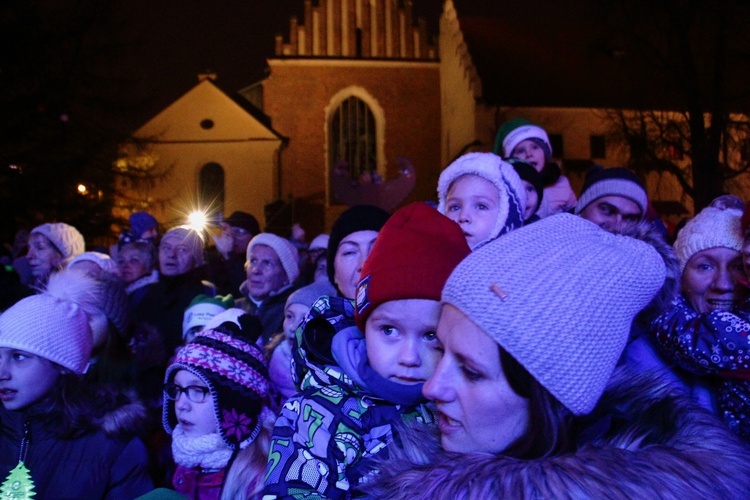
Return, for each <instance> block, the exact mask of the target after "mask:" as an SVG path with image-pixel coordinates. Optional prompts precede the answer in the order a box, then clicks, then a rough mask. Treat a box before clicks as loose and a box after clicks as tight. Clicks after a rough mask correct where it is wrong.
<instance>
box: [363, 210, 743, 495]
mask: <svg viewBox="0 0 750 500" xmlns="http://www.w3.org/2000/svg"><path fill="white" fill-rule="evenodd" d="M624 263H627V265H623V264H624ZM664 278H665V268H664V262H663V259H662V258H661V257H660V256H659V254H658V253H657V252H656V250H655V249H654V248H653V247H652V246H650V245H648V244H647V243H645V242H642V241H638V240H636V239H633V238H630V237H626V236H622V235H615V234H611V233H608V232H606V231H603V230H602V229H601V228H599V227H597V226H596V225H594V224H592V223H591V222H589V221H586V220H584V219H581V218H580V217H576V216H573V215H569V214H560V215H557V216H554V217H549V218H547V219H542V220H541V221H539V222H536V223H534V224H532V225H530V226H528V227H524V228H522V229H520V230H518V231H514V232H512V233H510V234H509V235H507V236H504V237H503V238H498V239H497V240H495V241H493V242H491V243H489V244H488V245H486V246H484V247H483V248H481V249H479V250H477V251H475V252H473V253H472V254H471V255H470V256H469V257H467V258H466V259H465V260H464V261H463V262H462V263H461V264H459V265H458V267H456V269H455V270H454V271H453V273H452V274H451V276H450V278H448V281H447V283H446V285H445V287H444V289H443V294H442V303H443V308H442V311H441V315H440V321H439V323H438V328H437V337H438V340H439V341H440V344H441V349H442V357H441V359H440V361H439V363H438V366H437V368H436V370H435V373H434V374H433V376H432V377H430V379H429V380H428V381H427V382H426V383H425V386H424V389H423V392H424V394H425V396H427V397H428V398H430V399H431V400H433V401H434V402H435V404H436V408H437V411H438V415H439V418H438V431H439V436H435V437H432V436H429V435H427V433H425V432H421V433H418V431H414V430H406V431H405V432H402V433H401V442H402V443H404V447H403V449H402V453H401V454H400V455H399V456H398V457H394V456H393V455H392V458H391V459H390V460H388V461H386V462H384V463H382V464H380V474H379V475H378V476H377V477H375V478H374V480H373V483H372V484H371V485H370V488H367V492H368V493H369V494H371V495H372V496H374V497H378V498H395V497H398V498H601V497H608V498H657V497H658V498H694V497H695V496H696V494H697V495H698V496H701V497H720V498H740V497H745V496H746V495H747V492H748V491H750V479H748V478H749V477H750V475H748V473H749V472H750V463H749V462H748V461H747V456H748V451H749V449H748V448H747V447H746V445H745V444H744V443H743V442H742V441H741V440H739V439H737V438H736V437H735V436H734V435H733V434H732V433H731V432H729V431H728V430H727V429H725V428H724V427H723V426H722V425H721V423H720V422H719V421H718V420H717V419H716V418H715V417H714V416H712V415H710V414H709V413H707V412H705V411H704V410H701V409H700V408H698V407H696V406H695V405H694V404H693V403H692V401H691V400H690V399H689V398H687V397H685V396H683V395H679V394H675V393H673V392H672V391H671V390H670V389H669V387H667V386H665V385H664V384H663V383H662V382H661V381H660V380H659V379H657V378H654V377H648V376H644V375H640V374H633V373H628V372H622V371H620V370H619V369H618V370H617V371H616V370H615V365H616V363H617V360H618V358H619V356H620V354H621V352H622V349H623V347H624V346H625V343H626V342H627V338H628V333H629V331H630V325H631V322H632V320H633V317H634V316H635V314H636V313H638V311H640V310H641V309H643V307H644V306H646V305H647V304H648V303H649V302H650V301H651V300H652V297H653V296H654V294H655V293H657V291H659V290H660V288H661V287H662V284H663V281H664ZM467 471H470V473H469V474H467Z"/></svg>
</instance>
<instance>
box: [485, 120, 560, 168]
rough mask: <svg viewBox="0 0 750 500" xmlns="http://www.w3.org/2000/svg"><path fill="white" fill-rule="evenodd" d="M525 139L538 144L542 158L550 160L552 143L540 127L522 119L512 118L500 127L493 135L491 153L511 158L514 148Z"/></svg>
mask: <svg viewBox="0 0 750 500" xmlns="http://www.w3.org/2000/svg"><path fill="white" fill-rule="evenodd" d="M527 139H531V140H533V141H534V142H536V143H537V144H539V145H540V146H541V147H542V149H543V150H544V157H545V158H546V160H547V161H550V159H551V158H552V143H551V142H550V140H549V136H548V135H547V132H545V130H544V129H543V128H542V127H540V126H538V125H534V124H533V123H531V122H530V121H529V120H526V119H524V118H513V119H511V120H508V121H507V122H505V123H503V124H502V125H501V126H500V128H499V129H498V131H497V134H496V135H495V145H494V147H493V152H494V153H495V154H497V155H502V156H504V157H508V156H512V155H513V150H514V149H516V146H518V145H519V144H520V143H522V142H523V141H525V140H527Z"/></svg>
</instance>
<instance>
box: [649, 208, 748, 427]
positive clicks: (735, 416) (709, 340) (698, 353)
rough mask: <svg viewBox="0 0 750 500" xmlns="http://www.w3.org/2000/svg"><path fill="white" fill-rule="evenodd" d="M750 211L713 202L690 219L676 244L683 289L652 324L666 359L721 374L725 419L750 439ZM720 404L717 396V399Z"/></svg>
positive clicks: (702, 372) (697, 372)
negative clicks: (748, 253) (749, 232)
mask: <svg viewBox="0 0 750 500" xmlns="http://www.w3.org/2000/svg"><path fill="white" fill-rule="evenodd" d="M741 217H742V212H741V211H740V210H737V209H735V208H718V207H715V206H709V207H706V208H704V209H703V210H702V211H701V212H700V213H699V214H698V215H696V216H695V217H694V218H693V219H691V220H690V221H688V223H687V224H685V227H684V228H683V229H682V230H681V231H680V233H679V234H678V236H677V240H676V241H675V244H674V247H675V251H676V253H677V257H678V259H679V261H680V268H681V270H682V276H681V284H682V293H681V294H680V295H679V296H678V297H677V298H676V299H675V301H674V302H673V303H672V304H671V307H670V308H668V309H667V310H666V311H664V312H663V313H662V314H661V315H660V316H659V317H657V318H656V319H655V320H654V321H653V323H652V324H651V334H652V336H653V338H654V340H655V342H656V343H657V345H658V346H659V347H660V348H661V352H662V354H663V355H664V357H665V358H666V359H667V360H668V361H669V362H670V363H673V364H676V365H677V366H679V367H680V368H682V369H684V370H686V371H688V372H689V373H691V374H694V375H698V376H701V377H706V376H716V375H718V387H717V386H716V384H714V383H713V381H712V380H711V379H710V378H705V379H704V380H705V381H706V382H708V384H709V386H711V388H712V389H713V390H712V391H711V393H712V394H715V395H716V404H717V406H718V410H719V413H720V415H721V416H722V417H723V418H724V422H725V423H726V424H727V425H728V426H729V427H730V428H731V429H732V430H733V431H735V432H737V433H739V434H740V435H742V436H744V437H745V438H750V339H749V338H748V332H749V331H750V303H748V301H747V300H744V298H743V295H744V286H743V283H745V276H744V271H743V265H742V254H741V251H742V245H743V238H742V228H741V222H740V219H741ZM711 402H712V403H713V401H711Z"/></svg>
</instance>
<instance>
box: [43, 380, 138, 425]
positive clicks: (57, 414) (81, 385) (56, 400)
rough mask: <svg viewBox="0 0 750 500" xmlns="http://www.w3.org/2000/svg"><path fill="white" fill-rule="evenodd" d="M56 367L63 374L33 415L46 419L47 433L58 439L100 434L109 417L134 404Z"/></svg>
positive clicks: (112, 391) (107, 388)
mask: <svg viewBox="0 0 750 500" xmlns="http://www.w3.org/2000/svg"><path fill="white" fill-rule="evenodd" d="M55 366H56V367H58V368H59V369H60V371H61V372H62V374H61V375H60V376H59V377H58V379H57V382H55V385H54V386H53V387H52V389H51V390H50V392H49V394H48V395H47V396H46V397H45V398H43V399H42V400H41V401H40V402H39V404H38V405H35V406H34V408H33V412H34V413H35V414H39V415H40V416H42V417H44V422H45V424H46V428H47V430H48V431H49V432H51V433H52V434H53V435H54V436H55V437H56V438H57V439H76V438H78V437H81V436H84V435H86V434H88V433H90V432H94V431H96V430H97V429H99V428H100V422H101V419H102V418H103V417H104V415H105V414H107V413H108V412H110V411H111V410H112V409H113V408H116V407H120V406H123V405H124V404H125V403H127V402H128V401H129V400H130V399H129V398H128V397H127V396H126V395H124V394H122V393H120V392H119V391H115V390H112V389H111V388H109V387H107V386H99V385H96V384H92V383H90V382H87V381H86V380H85V379H83V378H82V377H81V376H80V375H77V374H75V373H73V372H71V371H70V370H68V369H67V368H63V367H59V366H58V365H55ZM132 431H133V433H135V432H137V431H138V429H132Z"/></svg>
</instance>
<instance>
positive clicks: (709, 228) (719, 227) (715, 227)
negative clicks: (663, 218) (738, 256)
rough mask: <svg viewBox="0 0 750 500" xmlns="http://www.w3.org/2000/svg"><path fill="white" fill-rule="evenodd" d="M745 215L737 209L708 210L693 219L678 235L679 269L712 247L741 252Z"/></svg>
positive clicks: (676, 244) (676, 249)
mask: <svg viewBox="0 0 750 500" xmlns="http://www.w3.org/2000/svg"><path fill="white" fill-rule="evenodd" d="M741 219H742V212H741V211H740V210H736V209H734V208H727V209H722V208H716V207H706V208H704V209H703V210H701V211H700V213H699V214H698V215H696V216H695V217H693V218H692V219H690V220H689V221H688V222H687V224H685V227H683V228H682V229H681V230H680V232H679V233H678V234H677V239H676V240H675V242H674V249H675V253H677V258H678V259H680V270H683V269H685V265H687V263H688V261H689V260H690V258H691V257H692V256H693V255H695V254H696V253H698V252H702V251H703V250H708V249H709V248H716V247H725V248H731V249H732V250H737V251H738V252H741V251H742V241H743V238H742V225H741Z"/></svg>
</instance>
